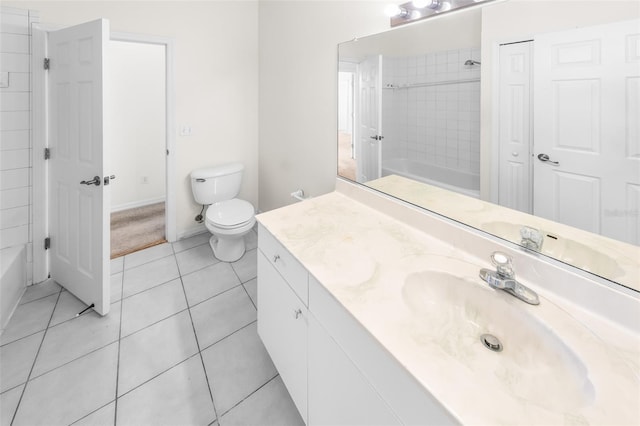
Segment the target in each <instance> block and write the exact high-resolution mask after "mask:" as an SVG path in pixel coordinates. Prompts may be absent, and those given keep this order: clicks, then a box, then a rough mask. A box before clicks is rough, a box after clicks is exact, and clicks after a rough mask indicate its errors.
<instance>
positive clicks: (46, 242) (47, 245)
mask: <svg viewBox="0 0 640 426" xmlns="http://www.w3.org/2000/svg"><path fill="white" fill-rule="evenodd" d="M50 248H51V238H50V237H47V238H45V239H44V249H45V250H49V249H50Z"/></svg>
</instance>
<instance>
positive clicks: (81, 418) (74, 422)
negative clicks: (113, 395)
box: [69, 399, 115, 426]
mask: <svg viewBox="0 0 640 426" xmlns="http://www.w3.org/2000/svg"><path fill="white" fill-rule="evenodd" d="M112 402H115V399H114V400H111V401H109V402H107V403H106V404H104V405H102V406H100V407H98V408H96V409H95V410H93V411H92V412H90V413H87V414H86V415H84V416H82V417H80V418H79V419H77V420H74V421H72V422H71V423H69V426H71V425H75V424H76V423H78V422H79V421H82V420H84V419H86V418H87V417H89V416H90V415H92V414H94V413H96V412H98V411H100V410H102V409H103V408H104V407H106V406H107V405H109V404H111V403H112Z"/></svg>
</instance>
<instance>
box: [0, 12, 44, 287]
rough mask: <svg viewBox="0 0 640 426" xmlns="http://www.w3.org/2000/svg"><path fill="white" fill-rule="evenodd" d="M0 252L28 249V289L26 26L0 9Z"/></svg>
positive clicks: (27, 20) (25, 20)
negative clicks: (3, 79) (0, 82)
mask: <svg viewBox="0 0 640 426" xmlns="http://www.w3.org/2000/svg"><path fill="white" fill-rule="evenodd" d="M0 19H1V23H2V24H1V25H0V31H1V32H0V72H8V73H9V74H8V77H9V87H6V88H0V249H4V248H6V247H12V246H20V245H26V246H27V261H28V262H29V265H28V267H27V271H28V275H27V281H28V284H30V283H31V280H32V268H31V263H32V261H33V249H32V238H31V224H32V223H33V220H32V218H31V202H30V199H31V136H30V131H31V86H30V84H29V81H30V78H31V65H30V60H29V58H30V53H29V52H30V46H31V42H30V36H29V28H30V24H31V22H37V16H33V15H31V16H30V15H29V11H28V10H18V9H12V8H5V7H2V9H0Z"/></svg>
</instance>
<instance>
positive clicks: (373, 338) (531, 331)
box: [258, 179, 640, 425]
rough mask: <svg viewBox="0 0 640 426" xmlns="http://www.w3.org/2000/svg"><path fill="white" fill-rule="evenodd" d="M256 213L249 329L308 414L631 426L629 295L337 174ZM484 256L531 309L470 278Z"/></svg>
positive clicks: (634, 342)
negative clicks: (506, 260)
mask: <svg viewBox="0 0 640 426" xmlns="http://www.w3.org/2000/svg"><path fill="white" fill-rule="evenodd" d="M258 221H259V233H258V238H259V244H258V245H259V251H258V333H259V335H260V337H261V339H262V340H263V342H264V344H265V347H266V348H267V351H268V352H269V354H270V356H271V358H272V359H273V362H274V364H275V366H276V368H277V369H278V371H279V373H280V375H281V376H282V379H283V381H284V383H285V385H286V387H287V389H288V390H289V393H290V394H291V397H292V399H293V401H294V402H295V404H296V406H297V408H298V410H299V411H300V414H301V416H302V418H303V419H304V420H305V422H306V423H307V424H309V425H315V424H344V425H346V424H349V425H354V424H368V425H369V424H385V425H390V424H471V423H481V424H514V423H526V424H638V423H640V409H639V407H638V400H639V398H640V380H639V372H640V298H639V297H638V293H637V292H634V291H632V290H628V291H625V289H624V288H622V287H618V286H615V285H609V284H608V283H607V282H606V281H604V280H598V279H597V278H595V277H592V276H589V275H588V274H584V273H580V272H579V271H573V270H570V269H568V268H567V267H565V266H562V265H561V264H560V263H558V262H554V261H552V260H548V259H547V260H544V259H542V258H540V257H538V256H539V255H536V254H535V253H532V252H528V251H525V250H524V249H521V248H518V247H517V246H515V245H510V244H509V243H506V242H504V241H501V240H498V239H496V238H492V237H491V236H488V235H486V234H482V233H479V232H478V231H475V230H473V229H472V228H470V227H467V226H464V225H460V224H458V223H455V222H453V221H451V220H449V219H446V218H443V217H441V216H438V215H436V214H433V213H430V212H428V211H425V210H422V209H418V208H415V207H413V206H411V205H410V204H407V203H404V202H401V201H398V200H394V199H392V198H391V197H388V196H386V195H384V194H381V193H378V192H375V191H373V190H371V189H369V188H366V187H364V186H359V185H355V184H353V183H350V182H347V181H344V180H342V179H338V181H337V185H336V191H335V192H333V193H330V194H327V195H324V196H320V197H317V198H313V199H309V200H307V201H304V202H302V203H297V204H294V205H291V206H287V207H284V208H281V209H278V210H274V211H270V212H267V213H263V214H261V215H259V216H258ZM495 251H501V252H504V253H506V254H507V255H508V256H510V257H511V258H512V259H513V265H514V268H515V273H516V278H517V279H518V280H519V281H520V282H521V283H523V284H524V285H526V286H527V287H528V288H530V289H532V290H535V292H537V294H538V295H539V297H540V304H539V305H537V306H534V305H529V304H527V303H524V302H523V301H521V300H519V299H517V298H515V297H513V296H511V295H509V294H507V293H506V292H504V291H502V290H496V289H493V288H490V287H489V286H488V285H487V283H485V282H484V281H482V280H481V279H480V278H479V271H480V270H481V269H482V268H492V267H493V266H492V265H491V263H490V260H489V259H490V256H491V254H492V253H493V252H495ZM484 334H492V335H494V336H495V337H496V338H497V339H499V341H500V344H501V348H500V349H501V350H500V351H494V350H491V349H497V347H493V348H492V347H490V346H492V345H491V344H487V342H486V341H485V342H483V340H482V339H481V336H482V335H484Z"/></svg>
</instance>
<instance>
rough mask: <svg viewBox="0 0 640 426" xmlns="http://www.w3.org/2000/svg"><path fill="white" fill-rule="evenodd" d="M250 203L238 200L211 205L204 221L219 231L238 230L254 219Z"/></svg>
mask: <svg viewBox="0 0 640 426" xmlns="http://www.w3.org/2000/svg"><path fill="white" fill-rule="evenodd" d="M254 214H255V212H254V210H253V206H252V205H251V203H249V202H248V201H245V200H241V199H239V198H234V199H231V200H226V201H221V202H219V203H215V204H211V205H210V206H209V208H208V209H207V213H206V221H207V222H208V223H210V224H211V225H213V226H215V227H217V228H221V229H233V228H239V227H241V226H243V225H245V224H247V223H248V222H250V221H251V220H252V219H253V218H254Z"/></svg>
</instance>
